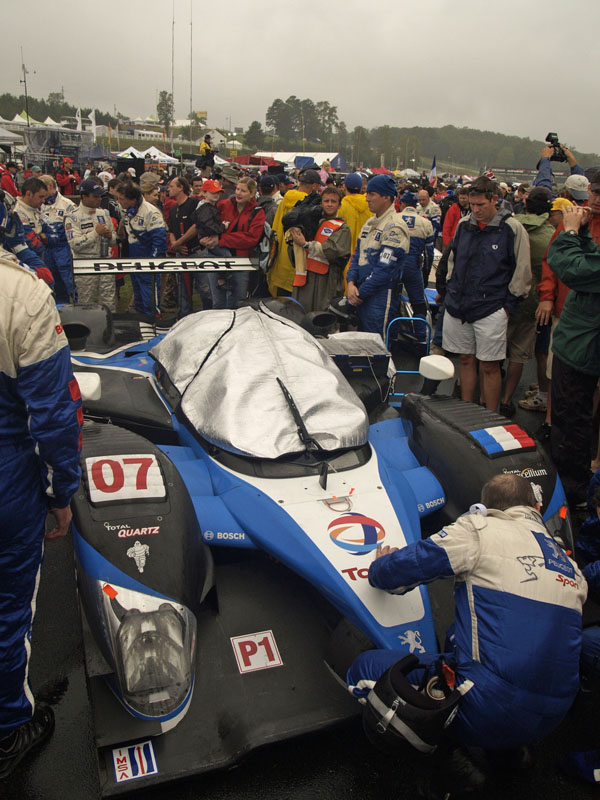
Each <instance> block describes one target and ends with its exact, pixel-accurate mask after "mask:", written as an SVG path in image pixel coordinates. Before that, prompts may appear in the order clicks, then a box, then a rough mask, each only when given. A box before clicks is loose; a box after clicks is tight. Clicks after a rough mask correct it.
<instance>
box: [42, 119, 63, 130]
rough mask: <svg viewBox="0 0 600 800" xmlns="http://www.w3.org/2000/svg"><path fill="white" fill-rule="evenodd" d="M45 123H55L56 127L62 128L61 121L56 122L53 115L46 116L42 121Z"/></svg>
mask: <svg viewBox="0 0 600 800" xmlns="http://www.w3.org/2000/svg"><path fill="white" fill-rule="evenodd" d="M42 124H43V125H53V126H54V127H55V128H60V127H61V124H60V122H55V121H54V120H53V119H52V117H46V119H45V120H44V121H43V123H42Z"/></svg>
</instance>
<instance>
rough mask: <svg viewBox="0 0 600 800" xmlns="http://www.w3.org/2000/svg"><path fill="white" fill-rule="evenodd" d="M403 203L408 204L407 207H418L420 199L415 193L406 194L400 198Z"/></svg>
mask: <svg viewBox="0 0 600 800" xmlns="http://www.w3.org/2000/svg"><path fill="white" fill-rule="evenodd" d="M400 202H401V203H406V205H407V206H415V208H416V207H417V202H418V197H417V195H416V193H415V192H404V194H403V195H402V197H401V198H400Z"/></svg>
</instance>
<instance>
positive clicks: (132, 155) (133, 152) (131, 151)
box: [117, 147, 144, 158]
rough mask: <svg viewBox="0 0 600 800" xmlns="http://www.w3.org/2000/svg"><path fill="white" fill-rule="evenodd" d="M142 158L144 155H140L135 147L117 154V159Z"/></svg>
mask: <svg viewBox="0 0 600 800" xmlns="http://www.w3.org/2000/svg"><path fill="white" fill-rule="evenodd" d="M143 157H144V154H143V153H141V152H140V151H139V150H136V149H135V147H128V148H127V149H126V150H123V151H122V152H121V153H117V158H143Z"/></svg>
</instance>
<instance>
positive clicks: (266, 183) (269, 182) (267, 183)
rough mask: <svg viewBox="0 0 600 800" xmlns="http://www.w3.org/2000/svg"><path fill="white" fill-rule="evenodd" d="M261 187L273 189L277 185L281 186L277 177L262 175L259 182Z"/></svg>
mask: <svg viewBox="0 0 600 800" xmlns="http://www.w3.org/2000/svg"><path fill="white" fill-rule="evenodd" d="M258 185H259V186H260V188H261V189H269V190H271V191H273V189H274V188H275V187H276V186H279V184H278V183H277V179H276V178H275V177H274V176H273V175H262V176H261V179H260V180H259V182H258Z"/></svg>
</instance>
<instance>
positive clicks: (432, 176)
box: [429, 156, 437, 186]
mask: <svg viewBox="0 0 600 800" xmlns="http://www.w3.org/2000/svg"><path fill="white" fill-rule="evenodd" d="M436 184H437V169H436V166H435V156H434V157H433V164H432V165H431V169H430V170H429V185H430V186H435V185H436Z"/></svg>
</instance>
